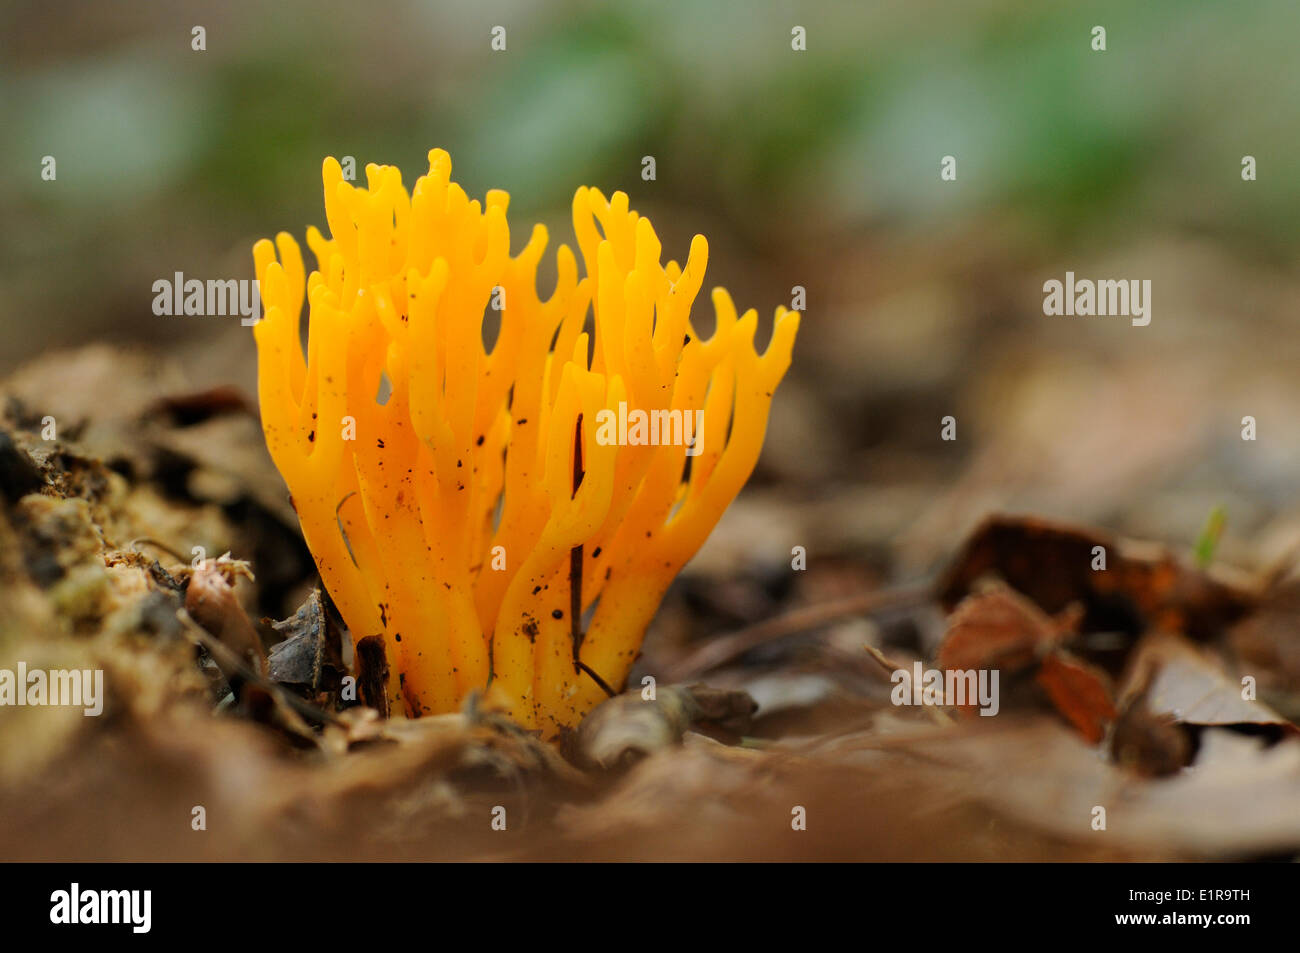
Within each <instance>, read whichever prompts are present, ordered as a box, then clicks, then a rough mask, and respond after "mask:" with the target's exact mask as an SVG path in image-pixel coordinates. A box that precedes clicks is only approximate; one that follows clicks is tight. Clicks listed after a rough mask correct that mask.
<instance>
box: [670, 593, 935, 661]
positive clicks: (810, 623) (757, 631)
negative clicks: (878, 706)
mask: <svg viewBox="0 0 1300 953" xmlns="http://www.w3.org/2000/svg"><path fill="white" fill-rule="evenodd" d="M933 599H934V590H933V587H932V585H931V584H930V583H929V582H926V583H920V584H916V585H911V586H902V587H899V588H897V589H883V590H876V591H874V592H864V593H862V594H861V595H856V596H849V597H847V598H844V599H836V600H834V601H833V602H823V603H821V604H820V605H813V606H805V607H803V608H800V609H795V610H794V611H793V612H787V613H786V614H785V615H782V616H777V617H776V618H775V619H767V620H764V621H763V622H759V623H758V624H756V625H751V626H747V627H746V628H743V629H739V630H737V631H735V632H732V633H730V634H729V635H724V636H721V637H719V638H716V639H713V640H711V641H709V642H708V643H706V644H704V645H702V646H700V647H699V648H698V649H696V650H695V651H694V652H691V653H690V654H689V655H687V656H686V657H685V658H682V659H679V660H678V661H677V662H676V663H675V664H672V665H669V666H668V667H667V668H668V671H667V673H666V675H665V678H667V679H668V680H669V681H673V682H680V681H685V680H688V679H691V678H695V677H698V676H700V675H703V674H705V673H706V672H710V671H712V670H713V669H715V668H718V667H720V666H722V665H725V664H726V663H727V662H730V661H733V660H734V659H736V658H739V657H740V656H741V655H744V654H745V653H746V652H748V651H750V650H751V649H755V648H757V647H758V646H760V645H766V644H767V643H768V642H775V641H777V640H779V639H783V638H785V637H786V636H790V635H796V634H798V633H800V632H806V631H807V630H809V629H815V628H817V627H818V626H822V625H826V624H827V623H828V622H835V621H837V620H839V619H844V618H848V617H850V616H856V615H871V614H873V613H877V612H883V611H885V610H890V609H902V608H906V607H911V606H922V605H925V604H926V603H928V602H931V601H932V600H933Z"/></svg>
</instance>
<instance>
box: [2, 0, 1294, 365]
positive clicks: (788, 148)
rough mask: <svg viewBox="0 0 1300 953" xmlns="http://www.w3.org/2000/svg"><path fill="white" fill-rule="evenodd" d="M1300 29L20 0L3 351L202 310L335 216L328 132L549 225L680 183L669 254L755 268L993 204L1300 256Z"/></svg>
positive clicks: (997, 225) (12, 52)
mask: <svg viewBox="0 0 1300 953" xmlns="http://www.w3.org/2000/svg"><path fill="white" fill-rule="evenodd" d="M796 23H798V24H801V25H803V26H805V27H807V30H808V51H807V52H806V53H797V54H796V53H794V52H792V51H791V49H790V28H791V26H792V25H793V24H796ZM1096 23H1099V24H1103V25H1104V26H1105V27H1106V28H1107V31H1108V46H1109V49H1108V50H1107V51H1106V52H1105V53H1093V52H1092V51H1091V50H1090V48H1089V31H1090V29H1091V27H1092V25H1093V24H1096ZM193 24H202V25H204V26H205V28H206V29H207V50H206V52H202V53H199V52H193V51H192V50H191V49H190V28H191V26H192V25H193ZM496 24H502V25H505V26H506V27H507V30H508V49H507V51H506V52H505V53H494V52H492V51H491V50H490V49H489V31H490V29H491V28H492V26H494V25H496ZM1297 25H1300V8H1297V7H1296V6H1295V4H1294V3H1291V2H1287V0H1259V2H1253V3H1250V4H1224V3H1218V2H1213V0H1203V2H1188V0H1151V2H1147V3H1143V4H1132V3H1123V2H1118V0H1107V2H1101V3H1090V4H1087V5H1084V4H1053V5H1045V4H1041V3H1035V2H1030V0H1010V2H1008V0H1001V2H995V0H981V2H962V3H956V2H953V3H949V4H941V5H928V4H926V5H916V4H910V3H908V2H905V0H894V2H887V3H881V4H853V3H849V2H831V3H818V4H800V3H783V2H774V0H765V2H756V3H744V4H741V3H729V2H722V0H719V2H709V3H695V2H689V0H655V2H651V0H633V2H620V3H597V2H593V3H576V2H569V3H557V4H547V5H545V6H543V5H540V4H534V3H526V2H522V0H519V2H505V3H503V2H469V0H465V2H454V3H446V2H443V3H434V2H404V3H392V4H382V5H377V6H373V7H372V6H366V5H356V4H346V3H341V2H332V3H324V4H322V3H307V2H303V0H290V2H283V3H274V4H265V3H259V2H253V0H238V2H231V3H224V4H220V5H215V6H213V5H207V4H198V3H175V4H167V5H160V4H154V3H149V2H144V0H122V2H115V3H111V4H99V5H94V6H92V5H86V4H82V3H76V2H68V0H64V2H53V3H51V2H18V3H8V4H6V5H5V6H4V8H3V10H2V11H0V88H3V90H4V96H3V99H2V100H0V128H3V129H4V130H5V133H4V135H3V137H0V161H2V162H3V165H4V168H5V170H6V174H5V175H4V176H3V177H2V178H0V216H3V219H4V221H5V223H6V225H7V227H6V228H5V229H4V230H3V234H0V309H3V310H2V311H0V360H2V361H3V364H4V365H5V366H10V365H12V364H14V363H16V362H17V361H19V360H20V359H22V358H24V357H26V356H29V355H30V354H32V353H34V352H36V351H38V350H40V349H42V348H44V347H48V346H53V345H60V344H72V343H77V342H79V341H81V340H84V339H85V338H86V337H87V336H103V335H109V336H116V337H125V338H142V339H154V338H158V337H160V336H161V337H162V338H164V339H166V338H167V337H168V336H170V337H171V339H173V340H175V339H177V338H178V337H179V336H181V335H185V334H192V333H193V328H192V327H177V326H176V324H175V322H173V323H171V324H168V323H167V321H166V319H159V318H155V317H154V316H153V315H152V314H151V313H150V311H149V303H150V301H151V298H152V295H151V292H150V284H151V282H152V281H153V280H154V279H155V278H158V277H161V276H169V275H171V274H172V272H174V271H177V270H180V271H184V272H186V273H187V274H195V275H212V274H231V273H238V274H247V273H249V272H250V270H251V263H250V261H249V256H248V246H249V244H250V243H251V241H252V240H253V239H254V238H256V237H258V236H261V235H264V234H269V233H272V232H274V231H276V230H278V229H280V228H290V229H292V230H294V231H295V232H299V233H300V232H301V231H302V229H303V227H304V226H305V225H306V224H307V223H310V222H318V223H319V222H322V218H323V216H322V214H321V212H320V197H319V194H318V189H319V184H318V183H319V179H318V175H319V171H318V170H319V164H320V160H321V158H322V157H323V156H324V155H326V154H337V155H342V154H350V155H354V156H355V157H356V158H357V160H358V163H359V165H360V164H364V163H365V162H369V161H379V162H387V163H395V164H398V165H400V166H402V168H403V169H404V170H406V173H407V176H408V181H409V180H411V179H413V178H414V177H415V175H417V174H419V172H421V171H422V170H423V166H424V153H425V152H426V151H427V149H428V148H429V147H431V146H434V145H440V146H443V147H445V148H447V149H448V150H449V151H450V152H451V154H452V156H453V159H454V160H455V162H456V168H457V173H458V176H459V178H460V180H461V181H462V182H463V183H464V184H465V185H466V187H467V188H468V189H469V191H470V192H471V194H475V195H480V194H482V192H483V191H484V190H485V189H486V188H488V187H502V188H507V189H509V190H510V191H511V192H512V195H513V196H514V207H515V209H516V210H517V211H519V212H522V213H524V215H525V216H526V217H525V219H524V220H525V221H526V220H527V219H528V218H532V217H537V218H541V219H542V220H545V221H548V222H553V223H559V222H562V221H563V220H564V218H565V207H566V206H567V203H568V201H569V198H570V196H571V194H572V190H573V189H574V187H576V186H577V185H578V184H581V183H590V184H594V185H598V186H599V187H601V188H602V189H604V190H606V191H610V190H612V189H614V188H624V189H627V190H628V191H629V192H630V193H631V194H632V197H633V200H634V202H639V203H641V204H642V205H643V206H644V207H646V208H647V209H651V210H657V209H660V208H663V207H665V206H676V207H677V208H678V211H677V212H675V213H674V218H675V221H674V223H672V224H669V223H667V222H665V225H664V228H665V231H666V232H667V234H668V237H669V238H670V239H671V240H672V241H680V242H681V243H682V244H681V246H680V247H678V246H674V245H672V244H670V246H669V250H670V251H671V252H675V253H677V254H680V253H681V252H682V251H684V243H685V240H686V239H687V238H688V237H689V234H690V233H691V232H692V231H695V230H710V229H711V230H712V233H713V234H717V233H718V232H721V233H722V234H723V235H725V236H726V238H727V246H728V247H729V248H730V253H731V254H733V255H737V256H740V257H741V263H740V264H739V265H731V266H726V269H725V277H726V278H727V279H728V280H729V281H730V283H732V284H736V283H737V282H736V280H735V278H736V276H737V275H744V274H745V273H746V265H745V261H744V258H745V256H746V255H753V256H755V257H754V260H753V261H751V262H750V263H749V264H750V265H751V266H757V265H759V264H760V259H761V260H771V259H772V257H779V256H781V255H782V254H785V253H787V252H788V253H790V254H792V255H793V254H800V253H801V250H803V249H808V248H811V249H813V251H814V252H815V251H816V249H819V248H831V247H834V246H835V245H836V244H837V243H838V244H842V243H844V242H845V241H846V240H852V239H853V237H854V236H859V235H861V236H869V235H871V234H874V233H880V232H884V233H886V235H887V234H888V233H889V232H890V231H891V230H892V231H903V232H917V231H925V230H930V229H939V230H951V229H953V228H954V227H957V228H982V227H985V225H986V223H987V227H988V228H989V229H1008V228H1011V229H1015V230H1020V231H1021V232H1023V233H1024V234H1026V235H1028V236H1029V237H1030V238H1031V239H1032V241H1033V242H1034V243H1035V247H1039V248H1041V249H1045V250H1050V249H1052V248H1061V247H1063V246H1067V245H1071V244H1072V243H1083V244H1084V245H1088V244H1093V245H1097V244H1102V243H1105V242H1107V241H1109V240H1111V239H1112V238H1114V237H1115V236H1116V235H1124V234H1126V233H1128V232H1129V231H1131V230H1134V229H1146V230H1158V229H1183V230H1188V231H1191V232H1196V233H1210V234H1212V235H1214V236H1218V237H1219V238H1221V239H1222V240H1223V241H1224V242H1227V243H1230V244H1237V243H1240V245H1241V250H1242V254H1243V255H1246V256H1259V257H1264V258H1267V259H1271V260H1274V261H1286V260H1289V259H1290V258H1292V257H1293V256H1294V251H1295V248H1294V246H1295V243H1296V234H1297V232H1296V230H1295V229H1294V227H1292V222H1293V221H1294V220H1295V219H1296V215H1297V212H1300V177H1295V176H1285V175H1283V170H1284V169H1285V168H1286V165H1287V160H1288V157H1290V156H1294V155H1296V153H1297V149H1298V148H1300V141H1297V139H1298V131H1297V124H1296V121H1295V120H1294V119H1293V118H1292V116H1293V110H1292V108H1291V107H1292V104H1293V103H1294V102H1295V101H1296V98H1297V97H1296V94H1297V92H1300V89H1297V86H1298V84H1300V72H1297V71H1296V70H1294V69H1291V68H1289V65H1290V63H1291V62H1292V61H1293V52H1292V50H1291V49H1290V46H1291V45H1292V37H1293V36H1294V33H1295V28H1296V27H1297ZM1247 153H1249V154H1253V155H1255V156H1256V157H1257V158H1258V161H1259V175H1260V177H1261V182H1260V183H1258V184H1256V185H1251V186H1247V185H1246V184H1244V183H1242V181H1241V179H1240V175H1239V170H1240V161H1241V156H1242V155H1243V154H1247ZM945 154H952V155H955V156H957V157H958V161H959V179H958V182H956V183H952V184H951V185H950V186H943V185H941V184H940V183H939V180H938V174H937V172H938V168H937V167H938V163H939V159H940V157H941V156H942V155H945ZM44 155H53V156H55V157H56V159H57V161H58V179H57V182H55V183H50V182H44V181H42V180H41V178H40V162H41V157H42V156H44ZM643 155H654V156H655V157H656V160H657V166H658V180H657V181H656V182H653V183H646V182H642V181H641V180H640V168H641V157H642V156H643ZM1264 182H1267V188H1265V187H1262V186H1263V183H1264ZM562 234H563V235H565V236H567V229H566V230H564V231H563V232H562ZM524 237H525V236H523V235H518V236H516V240H517V242H519V243H522V241H523V240H524ZM714 244H715V249H717V248H719V247H720V243H718V242H717V241H715V243H714ZM1048 253H1050V251H1049V252H1048ZM811 257H815V256H814V255H809V254H808V253H807V252H806V251H803V252H802V253H801V257H800V262H801V265H800V266H801V267H804V266H805V265H804V263H805V262H806V261H807V260H808V259H809V258H811ZM754 270H761V269H759V268H754ZM814 278H815V276H810V277H809V278H807V279H805V280H804V283H805V284H812V283H813V279H814ZM739 283H740V284H741V287H738V288H735V289H734V290H736V291H737V293H738V296H739V297H740V298H742V299H744V300H751V299H753V298H756V297H757V295H753V294H750V293H747V292H750V291H752V290H753V289H752V288H746V287H744V282H743V280H742V281H741V282H739ZM786 284H787V286H788V284H789V282H787V283H786ZM765 310H766V309H765Z"/></svg>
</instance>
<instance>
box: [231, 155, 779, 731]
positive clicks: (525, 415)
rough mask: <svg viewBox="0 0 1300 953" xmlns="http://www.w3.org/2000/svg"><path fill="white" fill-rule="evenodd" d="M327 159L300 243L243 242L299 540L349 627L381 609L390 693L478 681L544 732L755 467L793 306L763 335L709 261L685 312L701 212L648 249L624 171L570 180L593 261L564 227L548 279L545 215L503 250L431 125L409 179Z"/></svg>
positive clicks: (363, 628)
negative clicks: (709, 276) (601, 182)
mask: <svg viewBox="0 0 1300 953" xmlns="http://www.w3.org/2000/svg"><path fill="white" fill-rule="evenodd" d="M323 172H324V180H325V216H326V219H327V220H328V222H329V227H330V231H331V233H332V237H331V238H326V237H324V236H323V235H322V234H321V233H320V232H319V231H317V230H316V229H315V228H310V229H308V231H307V244H308V245H309V246H310V247H311V250H312V251H313V252H314V253H315V256H316V261H317V265H318V270H317V271H314V272H312V273H311V275H310V276H308V275H307V274H306V272H305V269H304V267H303V259H302V254H301V252H300V251H299V248H298V245H297V243H296V242H295V241H294V239H293V238H292V237H290V236H289V235H288V234H285V233H283V232H282V233H280V234H279V235H277V236H276V240H275V245H274V246H273V245H272V244H271V242H269V241H266V240H263V241H260V242H258V243H257V245H256V246H254V249H253V257H254V260H255V263H256V268H257V277H258V279H259V280H260V282H261V292H262V299H263V301H264V302H265V316H264V318H263V320H261V321H260V322H259V323H258V324H257V326H256V328H255V329H254V333H255V334H256V337H257V347H258V392H259V398H260V401H261V410H262V425H263V429H264V431H265V433H266V442H267V446H268V447H269V448H270V451H271V456H272V457H273V458H274V460H275V464H276V466H277V467H278V468H279V470H280V473H281V474H282V475H283V476H284V479H285V482H286V483H287V484H288V486H289V490H290V492H291V494H292V497H293V505H294V507H295V508H296V510H297V512H298V517H299V519H300V521H301V523H302V530H303V535H304V537H305V538H306V541H307V545H308V547H309V548H310V549H311V552H312V555H313V556H314V557H315V560H316V565H317V567H318V568H319V570H320V574H321V578H322V579H323V580H324V582H325V585H326V586H327V587H328V588H329V591H330V594H331V595H332V596H333V598H334V601H335V603H336V604H337V606H338V608H339V610H340V611H341V613H342V614H343V618H344V620H345V621H346V622H347V624H348V627H349V628H350V629H351V632H352V637H353V638H354V639H356V640H360V639H361V638H364V637H366V636H370V635H382V636H383V638H384V642H385V644H386V646H387V648H388V652H389V657H390V660H391V661H392V663H393V664H392V668H393V670H394V671H395V672H396V673H397V680H396V682H395V683H394V684H393V685H392V686H391V687H390V692H391V693H392V695H393V700H397V699H398V697H399V696H400V698H401V699H402V700H404V702H405V706H406V710H407V712H408V713H410V714H412V715H419V714H425V713H432V712H446V711H451V710H454V709H456V708H457V707H458V706H459V705H460V703H461V701H462V700H463V699H464V698H465V696H466V695H467V694H468V693H469V692H471V691H473V690H475V689H483V688H485V687H489V697H495V698H497V699H498V700H499V701H500V702H501V703H502V704H504V705H505V706H506V707H507V708H508V710H509V711H510V713H511V715H512V716H513V717H514V718H515V719H517V720H518V721H519V722H520V723H521V724H523V725H526V726H528V727H530V728H538V729H541V730H542V731H543V732H544V733H545V734H547V735H554V734H556V733H557V732H558V731H559V730H560V729H562V728H564V727H566V726H572V725H574V724H576V723H577V721H578V720H579V719H580V718H581V717H582V716H583V715H584V714H585V713H586V712H587V711H589V710H590V709H591V708H592V707H593V706H594V705H595V704H596V703H597V702H599V701H600V700H601V699H603V698H604V697H605V686H606V685H613V686H619V685H621V684H622V683H623V682H624V680H625V679H626V678H627V673H628V669H629V668H630V666H631V664H632V662H633V660H634V658H635V657H636V654H637V651H638V648H639V646H640V643H641V639H642V636H643V634H644V632H645V629H646V626H647V625H648V624H649V622H650V620H651V617H652V616H653V615H654V612H655V610H656V608H657V606H658V604H659V601H660V599H661V598H662V597H663V594H664V591H665V590H666V589H667V588H668V585H669V583H670V582H671V581H672V579H673V577H674V576H675V575H676V573H677V572H678V570H680V569H681V567H682V566H683V564H685V563H686V561H687V560H688V559H690V558H691V556H692V555H694V553H695V552H696V550H697V549H698V548H699V547H700V545H701V544H702V543H703V542H704V539H705V537H707V536H708V534H709V532H710V531H711V530H712V529H713V527H714V525H715V524H716V523H717V521H718V518H719V517H720V516H721V515H722V512H723V510H724V509H725V508H726V507H727V505H728V504H729V503H730V502H731V500H732V499H733V498H734V497H735V496H736V494H737V492H739V490H740V488H741V486H742V485H743V484H744V482H745V480H746V479H748V477H749V474H750V472H751V471H752V470H753V468H754V464H755V462H756V460H757V459H758V454H759V450H760V449H761V447H762V442H763V434H764V431H765V429H766V427H767V414H768V408H769V406H770V403H771V400H772V392H773V391H774V390H775V389H776V386H777V384H778V383H779V382H780V380H781V378H782V376H783V375H784V374H785V371H786V368H787V367H788V366H789V364H790V350H791V347H792V346H793V344H794V337H795V332H796V330H797V328H798V325H799V315H798V314H797V313H795V312H791V311H787V310H786V309H784V308H778V309H777V313H776V325H775V329H774V331H773V334H772V340H771V343H770V344H769V345H768V347H767V349H766V351H765V352H764V353H763V354H759V353H757V351H756V350H755V348H754V343H753V338H754V330H755V326H756V325H757V322H758V317H757V314H756V313H755V312H754V311H748V312H746V313H745V314H744V315H743V316H740V317H737V316H736V309H735V307H734V305H733V304H732V302H731V298H730V297H728V295H727V293H726V292H725V291H723V290H722V289H720V288H719V289H715V290H714V292H713V306H714V310H715V312H716V315H717V324H716V329H715V330H714V332H713V334H712V336H711V337H709V338H707V339H706V338H701V337H700V335H698V334H697V333H696V332H695V328H694V327H693V325H692V323H691V319H690V309H691V305H692V303H693V302H694V300H695V296H696V294H697V293H698V292H699V290H700V285H701V283H702V282H703V280H704V266H705V260H706V258H707V255H708V251H707V245H706V243H705V241H704V238H703V237H701V236H698V235H697V236H696V237H695V240H694V241H693V242H692V243H691V250H690V255H689V256H688V257H687V259H686V265H685V267H681V266H679V265H678V264H677V263H676V262H672V261H670V262H668V263H667V264H666V265H664V264H660V245H659V239H658V238H656V237H655V232H654V229H653V228H651V227H650V222H649V221H648V220H647V219H644V218H642V217H640V216H639V215H637V213H636V212H634V211H631V210H630V209H629V208H628V199H627V196H626V195H624V194H623V193H622V192H615V193H614V195H613V197H612V198H610V199H606V198H605V196H604V195H602V194H601V193H600V192H599V191H597V190H596V189H589V188H581V189H579V190H578V192H577V194H576V195H575V196H574V198H573V226H574V230H575V232H576V233H577V239H578V248H579V250H580V251H581V254H582V258H583V262H584V265H585V269H586V277H583V278H579V277H578V266H577V261H576V259H575V257H574V255H573V253H572V252H571V251H570V250H569V248H568V247H566V246H564V245H561V246H560V248H559V251H558V253H557V255H556V265H557V269H558V273H559V279H558V282H557V284H556V286H555V292H554V294H552V295H551V296H550V298H548V299H546V300H542V299H541V298H540V297H539V296H538V294H537V290H536V276H537V266H538V262H539V261H540V260H541V258H542V253H543V251H544V250H545V248H546V243H547V233H546V229H545V228H543V227H542V226H540V225H538V226H535V227H534V228H533V232H532V237H531V238H530V239H529V241H528V244H527V245H526V246H524V248H523V250H522V251H520V253H519V254H518V255H515V256H513V257H512V256H511V255H510V232H509V229H508V226H507V224H506V205H507V202H508V200H509V197H508V196H507V195H506V193H505V192H501V191H491V192H488V194H487V197H486V199H485V201H484V202H483V204H481V205H480V204H479V202H478V201H470V199H469V198H468V196H466V194H465V192H464V190H463V189H461V187H460V186H459V185H456V184H455V183H454V182H451V181H450V175H451V160H450V158H449V157H448V155H447V153H446V152H443V151H442V150H440V149H435V150H433V151H432V152H430V153H429V173H428V175H425V176H423V177H421V178H420V179H419V180H418V181H417V182H416V183H415V188H414V190H413V191H412V192H411V193H410V194H409V195H408V194H407V192H406V189H405V188H404V187H403V185H402V179H401V173H400V172H399V171H398V170H397V169H396V168H393V167H392V166H377V165H370V166H368V167H367V168H366V178H367V184H368V187H367V188H359V187H355V186H353V185H352V184H351V183H349V182H346V181H344V178H343V174H342V170H341V167H340V166H339V163H338V162H336V161H335V160H334V159H332V158H331V159H326V160H325V163H324V170H323ZM277 249H278V251H279V255H278V260H277V255H276V250H277ZM304 297H305V298H306V301H307V304H308V313H309V324H308V334H307V347H306V354H305V355H304V353H303V348H302V346H301V344H300V337H299V334H300V332H299V316H300V313H301V310H302V305H303V299H304ZM489 307H492V308H497V309H499V311H500V329H499V332H498V335H497V338H496V341H495V343H494V345H493V346H492V347H490V348H489V347H487V346H486V345H485V343H484V338H483V320H484V313H485V310H486V309H488V308H489ZM589 311H590V312H591V313H592V315H593V317H592V319H591V321H590V322H589V321H588V313H589ZM588 328H590V329H588ZM574 583H576V585H575V584H574ZM593 607H594V611H591V610H592V609H593ZM584 625H585V630H584ZM602 683H604V684H602Z"/></svg>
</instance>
